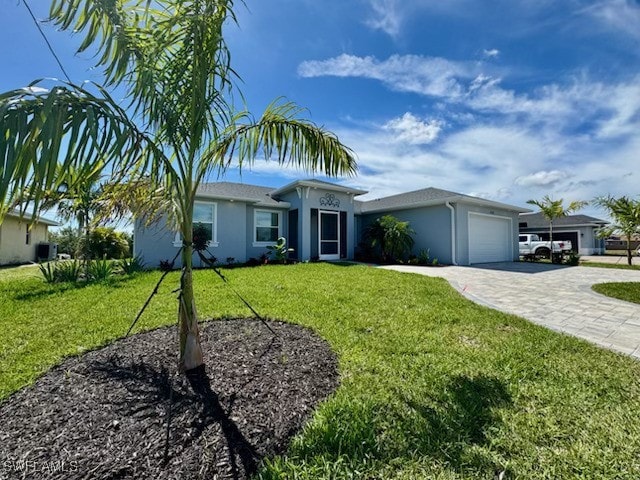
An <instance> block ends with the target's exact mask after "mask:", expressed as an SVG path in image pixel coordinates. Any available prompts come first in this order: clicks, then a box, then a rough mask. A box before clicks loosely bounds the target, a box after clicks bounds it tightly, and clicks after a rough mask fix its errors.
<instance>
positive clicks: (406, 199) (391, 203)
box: [357, 187, 531, 213]
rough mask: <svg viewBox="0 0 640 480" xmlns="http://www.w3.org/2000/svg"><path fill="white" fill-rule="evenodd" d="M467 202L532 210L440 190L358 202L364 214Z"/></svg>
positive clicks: (430, 189)
mask: <svg viewBox="0 0 640 480" xmlns="http://www.w3.org/2000/svg"><path fill="white" fill-rule="evenodd" d="M447 201H449V202H465V203H474V204H479V205H486V206H490V207H494V208H501V209H505V210H512V211H517V212H529V211H531V210H529V209H526V208H521V207H516V206H514V205H508V204H506V203H499V202H494V201H492V200H485V199H484V198H479V197H472V196H471V195H464V194H462V193H456V192H450V191H448V190H441V189H439V188H433V187H429V188H424V189H422V190H414V191H413V192H407V193H400V194H398V195H391V196H389V197H383V198H377V199H375V200H369V201H366V202H357V204H358V206H359V207H360V212H362V213H374V212H383V211H391V210H399V209H406V208H418V207H425V206H429V205H438V204H444V203H445V202H447Z"/></svg>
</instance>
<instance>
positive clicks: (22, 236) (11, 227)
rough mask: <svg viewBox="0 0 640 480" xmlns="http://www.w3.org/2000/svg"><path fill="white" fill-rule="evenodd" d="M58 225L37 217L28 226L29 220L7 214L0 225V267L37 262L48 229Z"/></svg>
mask: <svg viewBox="0 0 640 480" xmlns="http://www.w3.org/2000/svg"><path fill="white" fill-rule="evenodd" d="M58 225H59V224H58V223H57V222H54V221H53V220H48V219H46V218H42V217H39V218H38V219H37V221H36V222H35V223H34V224H32V225H30V218H29V217H28V215H27V217H26V218H20V215H19V214H18V213H15V212H9V213H7V215H5V217H4V220H3V221H2V223H0V265H18V264H21V263H29V262H35V261H37V260H38V248H39V245H41V244H42V243H46V242H47V241H48V239H49V227H55V226H58Z"/></svg>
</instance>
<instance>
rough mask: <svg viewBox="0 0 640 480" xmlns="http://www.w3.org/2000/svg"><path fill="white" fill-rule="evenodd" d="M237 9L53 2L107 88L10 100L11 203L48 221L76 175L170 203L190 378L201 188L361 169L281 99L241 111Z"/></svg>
mask: <svg viewBox="0 0 640 480" xmlns="http://www.w3.org/2000/svg"><path fill="white" fill-rule="evenodd" d="M233 6H234V5H233V1H232V0H154V1H153V2H149V1H147V0H53V3H52V6H51V20H52V21H53V22H54V23H55V25H57V26H58V27H60V28H61V29H63V30H71V31H72V32H74V34H76V35H84V39H83V40H82V42H81V45H80V47H79V49H78V51H79V52H83V51H85V50H87V49H91V50H92V51H95V53H96V59H97V67H100V68H102V70H103V72H104V82H103V85H99V84H88V83H85V84H83V85H76V84H73V83H71V82H70V81H69V82H56V83H55V84H54V85H53V86H51V87H48V86H46V84H44V83H42V82H34V83H32V84H31V85H29V86H27V87H26V88H21V89H17V90H13V91H10V92H6V93H4V94H0V205H7V204H10V203H11V202H12V201H14V200H15V199H16V198H19V197H20V196H21V195H24V193H25V192H27V193H28V198H29V201H30V203H31V205H32V206H33V207H34V211H35V212H37V211H39V209H41V207H42V205H43V203H44V197H45V192H47V191H59V190H61V189H62V190H64V189H65V188H66V189H69V190H71V189H74V188H76V187H78V186H81V185H82V182H83V179H82V178H71V176H70V174H68V173H67V172H72V171H82V172H92V171H100V172H103V173H105V174H106V173H108V174H109V175H110V177H111V179H110V182H111V183H114V184H121V183H129V182H134V183H135V182H139V181H140V179H144V181H145V182H146V183H147V185H148V192H149V195H150V196H152V197H156V198H161V199H162V202H163V204H164V207H165V208H166V212H167V213H168V221H169V223H170V225H171V226H172V227H173V228H174V229H176V230H177V231H178V232H179V233H180V234H181V236H182V248H181V252H180V255H181V260H182V275H181V278H180V295H179V307H178V317H179V318H178V321H179V325H180V340H179V344H180V345H179V351H180V357H179V358H180V359H179V365H180V368H181V369H182V370H185V371H189V370H192V369H196V368H199V367H202V366H203V357H202V351H201V347H200V335H199V330H198V322H197V313H196V304H195V299H194V295H193V276H192V256H193V251H194V249H193V227H194V225H193V210H194V201H195V196H196V191H197V188H198V186H199V185H200V183H201V182H202V181H204V180H206V179H207V178H208V177H210V176H213V175H218V176H219V175H222V174H224V171H225V170H226V169H227V168H228V167H229V166H231V165H238V166H239V167H243V166H245V165H247V164H250V163H251V162H253V161H254V160H255V159H258V158H264V159H267V160H268V159H274V160H275V161H277V162H278V163H279V164H292V165H295V166H298V167H301V168H303V169H306V170H309V171H319V172H322V173H324V174H326V175H329V176H337V175H351V174H353V173H354V172H355V170H356V162H355V158H354V155H353V152H352V151H351V150H350V149H348V148H347V147H346V146H344V145H343V144H342V143H341V142H340V141H339V139H338V138H337V137H336V136H335V135H333V134H332V133H330V132H328V131H326V130H324V129H323V128H322V127H319V126H317V125H315V124H313V123H311V122H309V121H307V120H304V119H301V118H300V115H301V113H302V110H301V108H300V107H298V106H296V105H294V104H292V103H288V102H284V101H275V102H274V103H272V104H271V105H269V106H268V107H267V108H266V110H265V111H264V113H263V114H262V116H261V117H260V118H254V117H253V116H252V115H251V114H250V113H249V112H248V111H246V110H244V109H237V108H236V107H235V105H234V93H239V92H238V91H237V87H236V83H235V82H236V81H237V80H238V77H237V75H236V74H235V72H234V70H233V69H232V67H231V63H230V53H229V50H228V48H227V45H226V42H225V39H224V37H223V26H224V25H226V24H227V23H228V22H234V23H235V21H236V18H235V14H234V12H233ZM115 88H118V92H119V94H122V92H124V99H125V100H124V102H125V105H126V108H123V107H121V106H120V105H119V104H118V103H117V102H115V101H114V100H113V98H112V97H111V95H110V94H109V91H108V89H109V90H113V89H115ZM60 172H63V173H62V174H60ZM6 210H7V208H5V207H2V209H1V210H0V219H1V217H2V215H4V213H6ZM142 213H145V212H142ZM34 215H35V213H34ZM34 218H35V216H34Z"/></svg>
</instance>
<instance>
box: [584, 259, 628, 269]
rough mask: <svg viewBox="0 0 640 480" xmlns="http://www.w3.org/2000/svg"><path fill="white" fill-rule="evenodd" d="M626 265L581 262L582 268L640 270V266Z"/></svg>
mask: <svg viewBox="0 0 640 480" xmlns="http://www.w3.org/2000/svg"><path fill="white" fill-rule="evenodd" d="M624 262H625V263H601V262H580V266H581V267H596V268H615V269H619V270H640V265H627V263H626V262H627V261H626V260H625V261H624Z"/></svg>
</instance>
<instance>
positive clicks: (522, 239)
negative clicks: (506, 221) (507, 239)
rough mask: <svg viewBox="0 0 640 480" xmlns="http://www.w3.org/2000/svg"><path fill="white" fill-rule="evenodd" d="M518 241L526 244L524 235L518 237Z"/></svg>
mask: <svg viewBox="0 0 640 480" xmlns="http://www.w3.org/2000/svg"><path fill="white" fill-rule="evenodd" d="M518 241H519V242H526V241H527V236H526V235H520V236H519V237H518Z"/></svg>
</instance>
